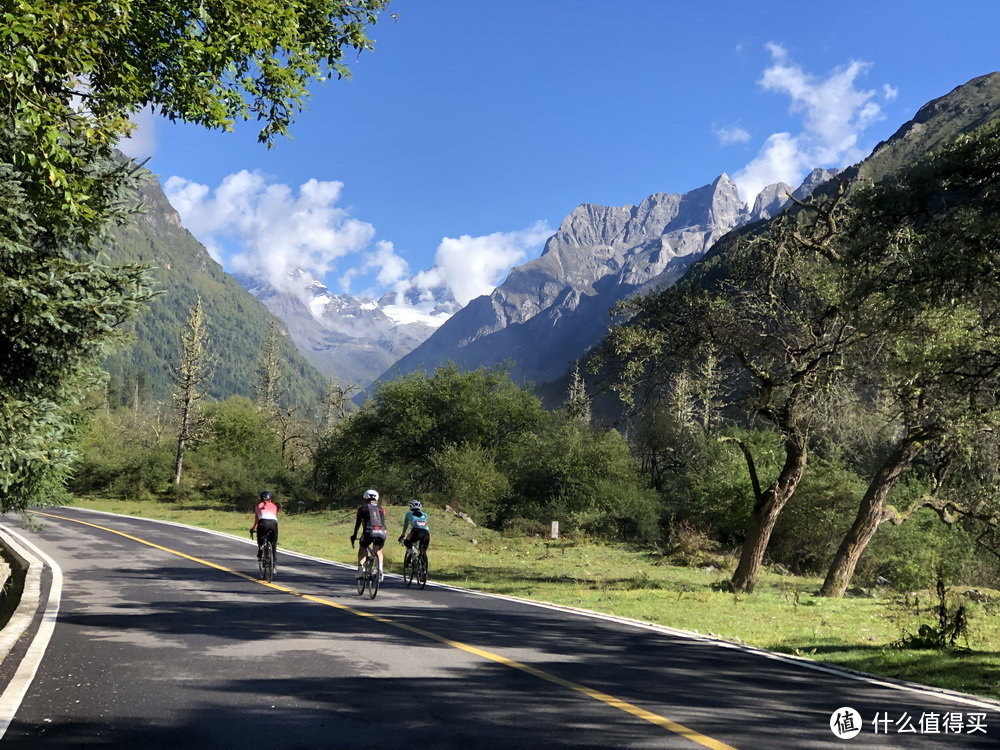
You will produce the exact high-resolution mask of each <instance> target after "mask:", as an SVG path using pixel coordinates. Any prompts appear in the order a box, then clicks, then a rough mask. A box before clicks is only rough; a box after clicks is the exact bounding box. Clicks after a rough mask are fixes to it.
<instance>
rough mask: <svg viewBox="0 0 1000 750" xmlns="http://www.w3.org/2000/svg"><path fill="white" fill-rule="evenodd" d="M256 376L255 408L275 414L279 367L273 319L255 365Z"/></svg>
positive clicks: (279, 376) (275, 326) (279, 377)
mask: <svg viewBox="0 0 1000 750" xmlns="http://www.w3.org/2000/svg"><path fill="white" fill-rule="evenodd" d="M256 375H257V378H256V381H255V382H254V392H255V394H256V397H257V407H258V408H259V409H260V410H261V411H262V412H264V413H265V414H276V413H277V411H278V397H279V382H280V380H281V367H280V365H279V364H278V330H277V324H276V323H275V321H274V320H273V319H272V320H271V323H270V325H269V326H268V328H267V337H266V338H265V339H264V346H263V348H262V350H261V355H260V360H259V361H258V363H257V373H256Z"/></svg>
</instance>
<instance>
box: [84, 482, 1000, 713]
mask: <svg viewBox="0 0 1000 750" xmlns="http://www.w3.org/2000/svg"><path fill="white" fill-rule="evenodd" d="M390 500H391V498H390ZM75 504H76V505H79V506H81V507H89V508H95V509H98V510H108V511H111V512H115V513H124V514H126V515H137V516H143V517H147V518H159V519H165V520H171V521H179V522H182V523H188V524H191V525H195V526H201V527H204V528H209V529H214V530H218V531H225V532H230V533H233V534H236V535H238V536H245V535H246V530H247V528H249V519H250V514H249V511H247V512H236V511H233V510H229V509H225V508H221V507H210V506H208V505H206V504H185V503H164V502H156V501H129V500H107V499H104V500H101V499H95V498H89V497H88V498H77V499H76V500H75ZM388 511H389V517H390V521H391V522H392V523H393V524H394V526H395V528H398V526H399V523H400V522H401V519H402V516H403V514H404V513H405V510H404V508H403V507H400V506H399V505H395V506H393V505H390V506H389V508H388ZM429 512H430V513H431V520H432V525H433V541H432V547H431V550H430V563H431V576H430V578H431V580H432V581H437V582H440V583H447V584H452V585H456V586H461V587H465V588H471V589H477V590H482V591H491V592H495V593H499V594H505V595H509V596H518V597H527V598H531V599H537V600H541V601H546V602H551V603H554V604H561V605H565V606H571V607H581V608H584V609H588V610H593V611H597V612H603V613H608V614H614V615H618V616H622V617H629V618H633V619H638V620H642V621H645V622H652V623H656V624H659V625H665V626H668V627H674V628H680V629H683V630H688V631H693V632H697V633H702V634H707V635H714V636H717V637H719V638H722V639H725V640H729V641H736V642H739V643H745V644H748V645H751V646H755V647H759V648H766V649H770V650H774V651H779V652H782V653H787V654H795V655H800V656H803V657H806V658H810V659H815V660H817V661H822V662H827V663H830V664H836V665H840V666H843V667H847V668H851V669H857V670H861V671H864V672H868V673H871V674H876V675H880V676H885V677H893V678H898V679H905V680H912V681H916V682H921V683H925V684H928V685H934V686H937V687H942V688H946V689H951V690H959V691H962V692H967V693H973V694H978V695H983V696H987V697H991V698H994V699H1000V685H998V682H997V679H996V675H997V674H998V673H1000V617H998V615H1000V591H997V590H994V589H988V588H985V587H983V588H980V589H976V590H971V591H970V589H969V587H950V588H949V591H948V593H947V596H948V600H949V603H950V604H952V605H954V604H955V603H956V602H966V603H967V612H968V617H969V628H968V633H967V635H966V636H965V637H962V638H960V639H959V640H958V642H957V644H956V645H957V648H950V649H938V648H912V647H901V646H900V645H898V644H899V642H900V641H902V640H904V639H906V638H907V637H909V636H912V635H914V634H916V633H917V632H918V631H919V630H920V627H921V625H928V624H929V625H936V623H937V620H938V613H937V611H936V608H937V606H938V599H937V594H936V592H935V591H934V588H933V587H928V588H918V589H914V590H913V591H905V592H900V591H896V590H893V589H891V588H889V587H878V588H876V589H873V590H872V591H870V592H865V595H864V596H849V597H846V598H843V599H830V598H824V597H818V596H816V592H817V591H818V590H819V586H820V585H821V583H822V579H821V578H819V577H815V576H794V575H788V574H787V573H784V572H778V570H776V569H771V568H766V569H765V570H764V572H763V573H762V575H761V578H760V582H759V585H758V587H757V590H756V591H755V593H754V594H753V595H751V596H745V595H739V594H732V593H729V592H726V591H723V590H720V586H719V584H720V583H724V582H725V581H726V580H727V577H728V575H729V574H731V569H732V566H733V565H734V564H735V558H734V557H733V556H729V557H728V558H727V557H723V556H718V555H713V556H711V557H710V558H709V557H704V558H703V557H701V554H702V553H700V552H698V551H697V550H694V549H687V550H675V551H674V553H673V554H664V550H660V549H655V548H644V547H640V546H638V545H634V544H624V543H610V542H600V541H596V540H593V539H588V538H585V537H579V536H576V535H573V536H571V537H569V538H562V539H559V540H555V541H552V540H547V539H545V538H544V537H542V536H537V535H536V536H526V535H523V534H504V533H501V532H497V531H494V530H491V529H486V528H483V527H481V526H473V525H471V524H470V523H468V522H467V521H466V520H464V519H462V518H459V517H458V516H456V515H455V514H454V513H451V512H447V511H445V510H444V509H443V508H440V507H431V508H429ZM353 523H354V513H353V510H352V509H340V510H327V511H314V512H308V513H299V514H293V515H287V516H285V517H284V518H283V519H282V522H281V546H282V547H284V548H288V549H294V550H297V551H300V552H304V553H307V554H311V555H316V556H320V557H323V558H326V559H330V560H336V561H339V562H343V563H347V564H350V563H351V562H352V561H353V559H354V551H353V550H352V549H351V547H350V542H349V540H348V536H349V535H350V533H351V529H352V527H353ZM390 536H392V535H391V534H390ZM402 549H403V548H402V547H400V546H398V545H396V544H394V543H390V544H388V545H387V546H386V550H387V552H386V560H387V570H388V571H390V572H396V573H398V572H399V570H400V566H401V564H402V562H401V561H402ZM247 555H248V557H247V560H248V564H249V563H250V562H252V560H251V557H252V551H250V548H249V547H248V553H247ZM679 562H687V563H691V564H686V565H681V564H678V563H679ZM713 563H722V566H721V567H716V566H714V565H713ZM251 567H252V566H251ZM425 594H426V596H430V597H432V596H433V595H434V594H433V588H429V589H428V590H427V591H426V592H425ZM970 596H971V598H970Z"/></svg>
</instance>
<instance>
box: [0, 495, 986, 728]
mask: <svg viewBox="0 0 1000 750" xmlns="http://www.w3.org/2000/svg"><path fill="white" fill-rule="evenodd" d="M66 507H68V508H71V509H73V510H80V511H86V512H88V513H99V514H102V515H106V516H118V517H119V518H129V519H134V520H137V521H150V522H153V523H162V524H166V525H168V526H178V527H180V528H184V529H194V530H195V531H202V532H204V533H206V534H214V535H215V536H221V537H224V538H226V539H233V540H235V541H238V542H245V543H246V544H254V545H256V542H254V541H253V540H252V539H246V538H244V537H240V536H237V535H235V534H230V533H228V532H225V531H216V530H214V529H203V528H201V527H199V526H190V525H188V524H185V523H179V522H177V521H163V520H160V519H156V518H142V517H141V516H128V515H125V514H123V513H112V512H110V511H106V510H96V509H94V508H80V507H76V506H66ZM278 549H279V551H280V552H281V553H282V555H284V556H288V557H297V558H300V559H302V560H309V561H311V562H318V563H322V564H324V565H333V566H335V567H338V568H344V569H346V570H354V565H353V564H347V563H340V562H336V561H334V560H327V559H325V558H322V557H315V556H313V555H307V554H304V553H302V552H293V551H291V550H286V549H284V548H281V547H279V548H278ZM385 575H386V577H391V578H401V577H402V576H400V575H398V574H395V573H386V574H385ZM427 585H428V586H433V587H435V588H440V589H446V590H449V591H458V592H461V593H463V594H472V595H473V596H481V597H484V598H487V599H501V600H503V601H508V602H515V603H517V604H526V605H529V606H532V607H540V608H542V609H551V610H555V611H557V612H569V613H572V614H576V615H581V616H584V617H589V618H591V619H595V620H606V621H608V622H614V623H618V624H620V625H630V626H632V627H635V628H639V629H642V630H650V631H653V632H657V633H661V634H664V635H672V636H676V637H678V638H684V639H687V640H692V641H699V642H701V643H707V644H710V645H714V646H718V647H720V648H729V649H734V650H736V651H743V652H745V653H748V654H756V655H758V656H762V657H764V658H766V659H773V660H774V661H780V662H784V663H785V664H791V665H794V666H799V667H803V668H805V669H812V670H814V671H816V672H826V673H827V674H832V675H835V676H837V677H846V678H847V679H849V680H856V681H858V682H866V683H868V684H870V685H878V686H879V687H886V688H891V689H893V690H902V691H907V692H911V693H917V694H918V695H925V696H930V697H933V698H939V699H944V700H950V701H954V702H955V703H962V704H964V705H967V706H974V707H976V708H985V709H988V710H990V711H1000V701H991V700H989V699H987V698H978V697H976V696H972V695H967V694H965V693H959V692H955V691H952V690H946V689H944V688H934V687H930V686H927V685H921V684H919V683H916V682H908V681H906V680H887V679H885V678H880V677H878V676H876V675H870V674H868V673H866V672H858V671H855V670H852V669H848V668H846V667H845V668H841V667H834V666H831V665H828V664H820V663H818V662H815V661H813V660H812V659H807V658H806V657H804V656H793V655H792V654H779V653H778V652H776V651H768V650H766V649H762V648H756V647H755V646H748V645H746V644H743V643H734V642H732V641H726V640H723V639H722V638H715V637H712V636H708V635H705V634H703V633H695V632H693V631H690V630H681V629H679V628H671V627H668V626H666V625H657V624H656V623H652V622H645V621H643V620H635V619H632V618H630V617H620V616H618V615H609V614H606V613H604V612H595V611H594V610H590V609H583V608H582V607H570V606H566V605H563V604H551V603H549V602H540V601H537V600H535V599H524V598H522V597H519V596H509V595H507V594H492V593H489V592H487V591H476V590H475V589H465V588H462V587H460V586H451V585H449V584H446V583H435V582H433V581H428V582H427ZM0 737H2V734H0Z"/></svg>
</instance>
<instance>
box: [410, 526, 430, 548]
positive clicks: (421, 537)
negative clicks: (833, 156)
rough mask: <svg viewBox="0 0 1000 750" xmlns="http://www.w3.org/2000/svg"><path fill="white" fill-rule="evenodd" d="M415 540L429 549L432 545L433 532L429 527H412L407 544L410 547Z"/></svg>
mask: <svg viewBox="0 0 1000 750" xmlns="http://www.w3.org/2000/svg"><path fill="white" fill-rule="evenodd" d="M414 542H417V543H418V544H419V545H420V546H421V547H423V548H424V549H427V548H428V547H430V546H431V532H429V531H428V530H427V529H410V536H409V537H408V538H407V539H406V542H405V544H406V546H407V547H409V546H410V545H411V544H413V543H414Z"/></svg>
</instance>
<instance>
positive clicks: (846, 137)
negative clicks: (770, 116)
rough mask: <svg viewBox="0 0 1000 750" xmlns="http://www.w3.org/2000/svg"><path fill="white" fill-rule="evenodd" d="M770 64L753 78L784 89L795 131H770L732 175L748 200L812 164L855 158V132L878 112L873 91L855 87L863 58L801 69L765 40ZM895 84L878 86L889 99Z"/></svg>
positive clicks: (793, 180) (833, 164) (778, 90)
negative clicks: (818, 69)
mask: <svg viewBox="0 0 1000 750" xmlns="http://www.w3.org/2000/svg"><path fill="white" fill-rule="evenodd" d="M767 49H768V51H769V52H770V53H771V58H772V63H771V65H770V67H768V68H767V69H766V70H765V71H764V73H763V75H762V76H761V78H760V80H759V81H758V83H759V84H760V86H761V87H762V88H763V89H764V90H765V91H770V92H775V93H780V94H787V95H788V96H789V97H790V98H791V105H790V111H791V112H792V113H793V114H797V115H801V117H802V130H801V132H799V133H796V134H792V133H787V132H786V133H774V134H772V135H771V136H769V137H768V138H767V140H766V141H765V143H764V145H763V146H762V147H761V150H760V151H759V152H758V154H757V156H756V157H755V158H754V159H753V160H752V161H751V162H750V163H749V164H747V165H746V166H745V167H744V168H743V169H741V170H739V171H738V172H737V173H736V174H735V175H734V177H733V179H734V180H735V182H736V184H737V186H738V187H739V189H740V192H741V193H742V195H743V197H744V198H745V199H747V200H748V201H749V202H752V201H753V199H754V197H756V195H757V193H758V192H760V190H761V189H762V188H764V187H766V186H767V185H769V184H771V183H774V182H778V181H782V182H787V183H790V184H792V185H795V184H798V183H799V182H800V181H801V180H802V178H803V177H805V175H806V174H807V173H808V172H809V170H811V169H813V168H815V167H843V166H846V165H848V164H851V163H853V162H855V161H858V160H860V159H861V158H863V157H864V156H865V152H864V151H863V150H862V149H861V148H860V147H859V145H858V142H859V138H860V136H861V134H862V133H863V132H864V131H865V130H866V129H867V128H869V127H870V126H871V125H872V124H873V123H875V122H877V121H878V120H881V119H882V117H883V114H882V108H881V107H880V106H879V104H878V102H877V101H875V99H876V97H877V93H876V92H875V91H873V90H865V89H861V88H859V87H858V86H857V80H858V78H859V77H861V76H862V75H863V74H864V73H865V72H866V71H867V69H868V68H869V67H870V64H869V63H866V62H861V61H857V60H852V61H850V62H848V63H847V64H845V65H842V66H840V67H837V68H835V69H834V70H833V71H831V72H830V73H829V74H828V75H827V76H826V77H817V76H814V75H812V74H810V73H807V72H806V71H805V70H803V69H802V67H801V66H800V65H798V64H797V63H795V62H794V61H793V60H791V58H790V57H789V54H788V52H787V50H785V48H784V47H782V46H781V45H779V44H775V43H773V42H772V43H769V44H768V45H767ZM894 92H895V89H891V87H883V98H884V99H885V100H887V101H889V100H891V99H892V97H893V96H894V95H895V94H894Z"/></svg>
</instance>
